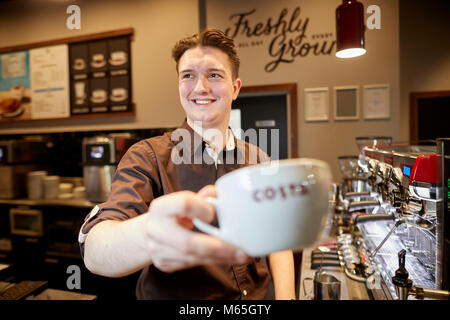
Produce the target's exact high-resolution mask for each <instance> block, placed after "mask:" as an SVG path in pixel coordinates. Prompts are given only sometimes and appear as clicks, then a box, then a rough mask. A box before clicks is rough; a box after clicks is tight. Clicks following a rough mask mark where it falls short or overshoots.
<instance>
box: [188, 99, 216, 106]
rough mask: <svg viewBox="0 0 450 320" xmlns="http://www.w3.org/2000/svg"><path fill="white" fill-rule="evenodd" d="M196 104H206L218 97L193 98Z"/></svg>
mask: <svg viewBox="0 0 450 320" xmlns="http://www.w3.org/2000/svg"><path fill="white" fill-rule="evenodd" d="M191 101H192V102H194V103H195V104H200V105H206V104H210V103H213V102H215V101H216V99H191Z"/></svg>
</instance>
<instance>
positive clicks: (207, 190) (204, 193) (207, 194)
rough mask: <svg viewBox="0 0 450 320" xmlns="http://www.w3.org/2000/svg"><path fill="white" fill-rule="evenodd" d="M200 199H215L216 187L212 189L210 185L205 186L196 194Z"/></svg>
mask: <svg viewBox="0 0 450 320" xmlns="http://www.w3.org/2000/svg"><path fill="white" fill-rule="evenodd" d="M197 194H198V195H199V196H200V197H201V198H216V197H217V193H216V187H214V186H213V185H212V184H210V185H207V186H205V187H203V188H202V189H200V191H199V192H198V193H197Z"/></svg>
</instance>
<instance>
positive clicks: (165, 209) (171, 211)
mask: <svg viewBox="0 0 450 320" xmlns="http://www.w3.org/2000/svg"><path fill="white" fill-rule="evenodd" d="M208 192H210V191H208ZM149 211H150V213H151V214H156V215H165V216H170V217H174V216H178V217H187V218H190V219H193V218H198V219H200V220H203V221H205V222H208V223H209V222H211V221H213V220H214V217H215V213H214V207H213V205H212V204H210V203H209V202H207V201H205V200H204V199H202V198H200V197H199V196H198V195H197V194H195V193H194V192H190V191H180V192H176V193H171V194H168V195H165V196H162V197H159V198H157V199H155V200H153V201H152V203H151V205H150V209H149Z"/></svg>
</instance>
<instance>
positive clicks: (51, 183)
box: [44, 176, 59, 199]
mask: <svg viewBox="0 0 450 320" xmlns="http://www.w3.org/2000/svg"><path fill="white" fill-rule="evenodd" d="M58 194H59V176H46V177H45V178H44V198H45V199H57V198H58Z"/></svg>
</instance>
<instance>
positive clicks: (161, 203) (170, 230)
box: [146, 185, 249, 272]
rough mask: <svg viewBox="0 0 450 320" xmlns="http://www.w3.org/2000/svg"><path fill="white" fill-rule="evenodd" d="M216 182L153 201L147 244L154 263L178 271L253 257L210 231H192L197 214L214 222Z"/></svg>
mask: <svg viewBox="0 0 450 320" xmlns="http://www.w3.org/2000/svg"><path fill="white" fill-rule="evenodd" d="M215 196H216V191H215V188H214V186H212V185H210V186H206V187H204V188H203V189H202V190H200V191H199V192H198V193H194V192H190V191H180V192H174V193H171V194H168V195H165V196H162V197H159V198H156V199H154V200H153V201H152V202H151V205H150V208H149V212H148V213H147V214H148V219H147V221H148V223H147V228H146V230H147V234H146V239H147V245H148V248H149V255H150V257H151V260H152V262H153V265H154V266H155V267H157V268H158V269H160V270H161V271H164V272H174V271H177V270H181V269H186V268H190V267H193V266H197V265H201V264H233V263H235V264H238V263H245V262H246V261H248V259H249V257H248V256H247V255H246V254H245V253H244V252H243V251H242V250H241V249H239V248H237V247H235V246H233V245H231V244H229V243H226V242H224V241H222V240H221V239H218V238H215V237H212V236H210V235H207V234H203V233H200V232H194V231H192V229H193V227H194V225H193V223H192V219H193V218H198V219H200V220H203V221H205V222H207V223H211V222H212V221H213V220H214V217H215V210H214V207H213V205H212V204H210V203H209V202H207V201H206V200H205V199H206V198H207V197H215Z"/></svg>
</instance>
